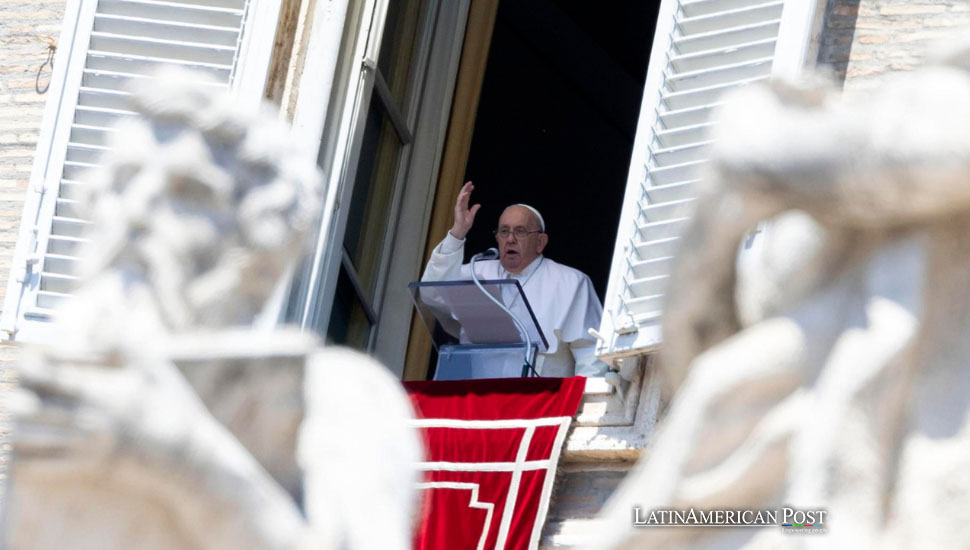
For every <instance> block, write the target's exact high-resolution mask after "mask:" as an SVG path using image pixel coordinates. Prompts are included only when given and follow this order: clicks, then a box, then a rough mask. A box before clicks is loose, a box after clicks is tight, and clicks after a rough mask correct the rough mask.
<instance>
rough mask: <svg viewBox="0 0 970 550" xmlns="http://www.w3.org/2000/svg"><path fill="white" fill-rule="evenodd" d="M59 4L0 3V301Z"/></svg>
mask: <svg viewBox="0 0 970 550" xmlns="http://www.w3.org/2000/svg"><path fill="white" fill-rule="evenodd" d="M64 4H65V3H64V0H3V2H0V303H2V302H3V296H4V295H5V294H6V291H7V279H8V278H9V275H10V264H11V260H12V259H13V252H14V247H15V246H16V242H17V232H18V229H19V226H20V214H21V210H22V209H23V206H24V197H25V196H26V193H27V184H28V183H29V181H30V170H31V165H32V163H33V157H34V149H35V148H36V147H37V136H38V134H39V133H40V125H41V118H42V117H43V114H44V102H45V101H46V99H47V96H46V95H45V94H44V92H45V91H46V87H47V85H48V84H49V83H50V76H51V57H50V54H52V53H53V52H52V51H51V48H50V47H51V45H56V42H57V38H58V35H59V34H60V30H61V20H62V19H63V18H64ZM15 356H16V350H15V349H14V348H12V347H9V346H0V394H2V393H3V392H4V391H5V390H7V389H8V388H9V387H10V385H11V384H13V379H12V377H11V374H10V371H9V369H8V368H7V365H9V364H10V361H13V360H15ZM6 420H7V419H6V417H5V413H4V411H3V410H2V408H0V502H2V500H3V486H4V481H5V476H6V465H7V452H8V451H9V443H8V440H7V428H6ZM0 519H2V518H0Z"/></svg>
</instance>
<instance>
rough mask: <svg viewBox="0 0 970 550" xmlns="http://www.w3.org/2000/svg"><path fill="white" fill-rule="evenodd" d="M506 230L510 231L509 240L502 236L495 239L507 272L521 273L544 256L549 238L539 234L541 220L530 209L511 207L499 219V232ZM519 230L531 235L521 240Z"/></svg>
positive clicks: (500, 258) (501, 261) (500, 259)
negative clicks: (517, 231) (540, 255)
mask: <svg viewBox="0 0 970 550" xmlns="http://www.w3.org/2000/svg"><path fill="white" fill-rule="evenodd" d="M505 229H507V230H508V231H509V236H508V238H502V236H501V235H496V237H495V239H496V240H497V241H498V250H499V262H500V263H501V264H502V267H504V268H505V270H506V271H509V272H511V273H520V272H521V271H522V270H523V269H525V268H526V267H527V266H528V265H529V264H531V263H532V261H533V260H535V259H536V258H538V257H539V254H542V249H544V248H545V247H546V243H548V242H549V236H548V235H546V234H545V233H539V232H538V231H539V230H540V226H539V220H538V219H536V216H535V214H533V213H532V212H531V211H530V210H529V209H528V208H525V207H522V206H510V207H508V208H506V209H505V212H502V216H501V217H499V219H498V230H499V232H501V231H502V230H505ZM517 229H518V230H520V231H521V230H523V229H524V230H525V231H528V232H529V234H528V235H526V236H524V237H521V238H519V237H517V236H516V235H515V231H516V230H517Z"/></svg>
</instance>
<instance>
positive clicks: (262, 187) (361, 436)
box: [0, 73, 421, 550]
mask: <svg viewBox="0 0 970 550" xmlns="http://www.w3.org/2000/svg"><path fill="white" fill-rule="evenodd" d="M199 79H200V77H199V76H198V75H189V76H187V75H185V74H181V73H179V74H176V73H167V74H160V75H158V76H157V78H153V79H150V80H149V81H148V82H147V83H146V84H145V85H144V87H143V89H142V90H140V91H139V92H138V93H136V94H135V95H134V96H133V103H134V108H135V109H136V110H138V111H139V112H140V113H141V114H142V115H143V117H140V118H138V119H136V120H133V121H131V122H129V123H128V124H127V125H126V126H125V127H124V128H122V129H120V130H119V131H118V132H117V133H116V138H115V140H114V143H113V144H112V149H113V152H112V153H110V154H108V155H106V156H105V158H104V159H103V163H102V164H103V168H102V169H101V170H100V171H98V172H97V173H95V174H93V175H92V176H91V178H90V184H89V185H88V186H87V191H86V193H85V194H86V195H88V196H87V197H86V199H87V200H86V201H84V202H86V203H88V204H89V205H90V208H89V210H88V212H87V217H88V219H90V220H91V221H92V222H93V223H92V225H91V230H90V231H89V233H88V235H87V236H88V238H89V239H90V246H89V247H88V248H87V250H86V251H85V252H84V253H83V254H82V256H83V257H85V258H86V259H87V263H86V264H85V268H84V272H83V273H82V274H81V280H82V282H81V284H80V286H79V288H78V289H77V293H76V295H75V296H74V297H73V298H72V299H71V302H70V304H69V306H67V307H66V308H65V309H64V311H63V312H62V313H61V314H60V316H59V317H58V320H57V323H56V325H55V329H54V330H55V332H54V336H53V337H52V338H50V340H49V342H50V343H49V344H47V345H45V346H42V347H38V348H35V349H32V350H28V352H27V354H26V357H25V359H24V360H23V362H22V365H21V366H20V367H19V369H18V376H19V381H20V388H19V389H18V390H17V391H16V392H15V394H14V395H13V396H12V399H11V409H12V411H13V413H14V430H13V465H12V468H11V473H12V480H11V491H10V493H9V495H8V502H6V503H4V504H5V506H6V507H7V509H8V512H9V518H8V525H7V526H6V527H7V529H6V533H5V535H6V542H7V543H8V544H9V547H10V548H12V549H16V550H20V549H35V548H36V549H48V548H49V549H60V548H72V549H98V550H104V549H110V548H117V549H131V548H138V549H140V550H142V549H159V550H161V549H175V548H179V549H185V548H196V549H207V548H209V549H220V550H225V549H233V548H238V549H243V548H245V549H293V548H315V549H316V548H389V549H402V550H403V549H405V548H407V547H409V545H410V529H411V524H412V517H411V515H412V513H413V510H414V505H413V500H414V485H415V482H416V472H415V471H414V468H413V464H415V463H417V462H418V461H419V460H420V454H421V452H420V443H419V441H418V438H417V436H416V434H414V433H413V432H412V431H410V430H409V429H408V428H407V427H406V425H405V423H406V420H407V419H408V418H410V415H411V412H410V406H409V404H408V402H407V398H406V396H405V395H404V392H403V390H402V389H401V388H400V385H399V383H398V382H397V381H396V380H395V379H394V378H393V377H392V376H391V375H390V373H389V372H387V371H386V370H385V369H384V368H383V367H381V366H380V365H379V364H377V363H376V362H375V361H374V360H372V359H370V358H368V357H366V356H363V355H361V354H358V353H355V352H352V351H349V350H340V349H327V348H321V347H320V346H319V343H318V342H317V341H316V339H315V338H313V337H311V336H308V335H305V334H301V333H298V332H296V331H294V330H274V331H256V330H254V329H252V328H250V326H251V323H252V321H253V318H254V316H255V315H256V314H257V313H259V312H260V310H261V309H262V308H263V307H264V304H265V303H266V301H267V300H268V299H269V297H270V296H271V294H272V293H273V290H274V288H275V287H276V286H277V284H278V282H279V280H280V279H281V277H282V276H283V275H284V273H286V272H287V270H288V269H289V268H290V266H292V264H293V263H294V262H295V261H296V260H297V259H298V258H299V255H300V254H301V252H302V251H303V250H304V241H305V238H306V236H307V233H308V232H309V230H310V229H311V228H312V226H313V224H314V223H315V221H316V219H317V211H318V208H319V205H320V204H321V203H322V197H321V189H320V178H319V176H318V173H317V169H316V167H315V166H314V164H313V161H312V159H313V156H312V155H306V154H304V153H303V152H301V151H300V150H299V148H298V146H297V145H296V144H294V143H293V141H292V139H290V137H289V134H288V130H287V128H286V127H285V126H284V125H282V124H281V123H279V122H278V121H277V120H276V117H275V115H274V114H273V113H272V112H271V110H267V111H266V112H250V111H247V110H244V109H243V108H241V107H239V106H237V105H236V104H235V103H233V102H232V101H230V100H228V99H226V98H224V97H222V96H221V95H220V94H218V93H216V92H213V91H212V88H211V87H208V86H205V85H200V84H199ZM374 517H379V518H381V520H380V524H381V527H380V529H374V528H373V526H372V524H371V523H370V520H369V518H374ZM0 542H2V541H0Z"/></svg>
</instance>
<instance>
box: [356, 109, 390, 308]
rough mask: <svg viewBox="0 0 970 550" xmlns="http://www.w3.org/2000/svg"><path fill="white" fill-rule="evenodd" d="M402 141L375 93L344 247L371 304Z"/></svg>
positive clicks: (359, 163) (368, 117)
mask: <svg viewBox="0 0 970 550" xmlns="http://www.w3.org/2000/svg"><path fill="white" fill-rule="evenodd" d="M401 148H402V146H401V142H400V141H399V140H398V136H397V133H396V132H395V131H394V127H393V126H392V125H391V122H390V119H388V117H387V115H386V114H385V113H384V109H383V108H382V107H381V103H380V100H379V99H378V98H377V94H374V95H373V96H372V98H371V105H370V109H369V111H368V113H367V123H366V128H365V130H364V139H363V143H362V145H361V151H360V161H359V162H358V164H357V174H356V177H355V182H354V192H353V195H352V197H351V200H350V206H349V212H348V218H347V229H346V232H345V233H344V247H345V248H346V249H347V253H348V254H349V255H350V259H351V261H352V262H353V264H354V269H356V270H357V275H358V276H359V281H360V286H361V288H363V289H364V293H365V297H366V299H367V300H369V301H370V302H371V304H373V301H374V293H375V290H376V285H377V278H378V273H379V270H380V260H381V255H382V252H383V250H384V244H385V237H386V231H387V228H388V221H389V220H388V218H389V217H390V214H391V200H392V199H393V196H394V182H395V177H394V176H395V173H396V171H397V165H398V160H399V158H400V156H401V155H400V153H401Z"/></svg>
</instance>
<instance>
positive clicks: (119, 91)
mask: <svg viewBox="0 0 970 550" xmlns="http://www.w3.org/2000/svg"><path fill="white" fill-rule="evenodd" d="M279 6H280V0H174V1H167V2H158V1H155V0H101V1H100V2H99V1H98V0H72V1H70V2H68V6H67V8H66V11H65V24H64V27H63V30H62V34H61V38H60V47H59V48H58V53H57V56H56V58H55V72H54V75H53V76H52V82H51V88H50V91H49V92H48V93H49V94H50V95H49V98H48V101H47V107H46V110H45V115H44V122H43V126H42V129H41V135H40V139H39V141H38V146H37V151H36V154H35V157H34V168H33V172H32V174H31V185H30V189H31V191H30V192H28V197H27V200H26V201H25V207H24V214H23V218H22V222H21V228H20V234H19V236H18V243H17V250H16V252H15V257H14V264H13V267H12V273H11V275H12V276H11V277H10V281H9V283H8V289H7V295H6V298H5V301H4V309H3V317H2V319H0V330H3V331H4V332H5V333H6V336H5V337H6V338H7V339H11V340H12V339H16V340H21V341H24V340H27V341H29V340H38V339H42V338H43V337H44V333H45V331H46V330H45V327H46V325H48V324H49V321H50V320H51V318H52V316H53V315H54V310H55V309H57V308H58V306H59V305H62V304H63V303H64V302H65V301H67V300H70V298H71V293H72V290H71V289H72V288H73V283H74V281H75V280H76V279H75V277H74V273H75V272H76V269H77V263H78V262H77V258H76V249H77V245H78V244H80V243H82V242H84V239H83V236H82V235H83V229H84V227H85V226H86V225H87V222H85V221H84V220H83V219H81V218H80V215H79V213H78V211H77V203H76V201H75V200H74V199H73V197H74V196H75V194H76V191H77V189H79V188H80V187H81V186H83V185H84V179H85V175H84V174H85V172H86V171H87V170H90V169H92V168H96V167H97V166H98V162H99V160H98V159H99V157H100V155H101V154H102V153H104V152H105V151H106V150H107V149H106V147H105V145H104V144H105V142H106V136H107V135H108V134H109V133H110V132H112V126H114V125H115V124H116V123H117V122H119V121H121V120H123V119H125V118H128V117H132V116H134V113H132V112H131V111H130V110H129V108H128V105H127V101H128V96H129V94H128V91H127V86H128V85H129V84H130V83H132V81H135V80H144V79H147V78H151V76H150V75H151V74H153V73H154V71H156V70H157V69H159V68H160V67H161V66H164V65H178V66H181V67H184V68H189V69H195V70H200V71H202V72H204V73H206V74H207V75H208V76H209V77H211V78H212V79H214V82H213V83H202V82H200V85H206V86H214V87H217V88H219V87H221V88H225V89H232V90H233V91H234V93H235V94H237V95H238V96H239V97H241V98H243V99H244V100H245V101H250V102H252V104H253V105H254V106H255V105H256V104H257V103H258V101H259V100H260V99H261V97H262V94H263V87H264V83H265V79H266V71H267V70H268V67H269V59H270V56H271V53H272V48H273V43H274V35H275V32H276V23H277V17H278V14H279Z"/></svg>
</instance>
